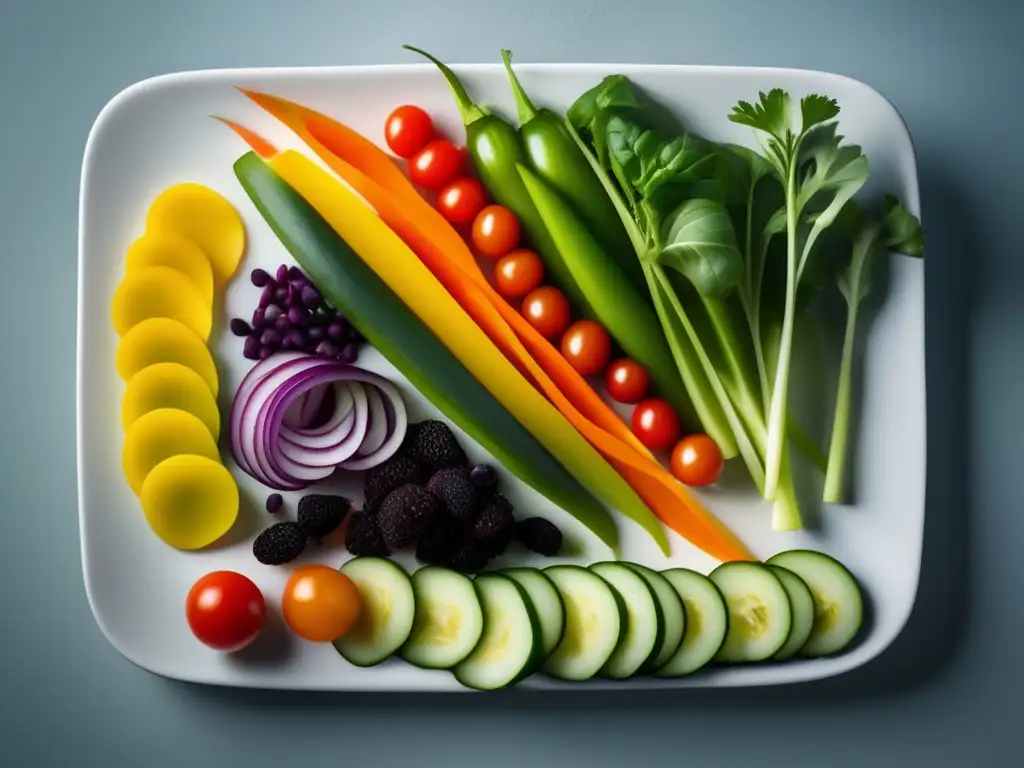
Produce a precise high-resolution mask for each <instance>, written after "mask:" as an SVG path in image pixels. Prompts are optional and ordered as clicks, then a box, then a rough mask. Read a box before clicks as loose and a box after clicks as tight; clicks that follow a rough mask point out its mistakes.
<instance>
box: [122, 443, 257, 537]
mask: <svg viewBox="0 0 1024 768" xmlns="http://www.w3.org/2000/svg"><path fill="white" fill-rule="evenodd" d="M140 499H141V501H142V511H143V513H144V514H145V516H146V522H148V523H149V526H150V527H151V528H152V529H153V531H154V532H155V533H156V535H157V536H159V537H160V538H161V539H163V540H164V542H166V543H167V544H169V545H171V546H172V547H176V548H177V549H186V550H192V549H200V548H202V547H205V546H207V545H209V544H212V543H213V542H215V541H217V539H219V538H220V537H221V536H223V535H224V534H225V533H227V532H228V531H229V530H230V529H231V526H232V525H234V523H235V520H236V519H238V503H239V497H238V485H237V484H236V483H235V479H234V478H233V477H232V476H231V473H230V472H229V471H228V470H227V469H226V468H225V467H224V465H223V464H220V463H219V462H216V461H213V460H211V459H208V458H207V457H205V456H196V455H192V454H183V455H178V456H171V457H170V458H168V459H164V460H163V461H161V462H160V463H159V464H157V465H156V466H155V467H153V469H152V470H151V471H150V473H149V474H148V475H147V476H146V481H145V482H144V483H143V484H142V493H141V494H140Z"/></svg>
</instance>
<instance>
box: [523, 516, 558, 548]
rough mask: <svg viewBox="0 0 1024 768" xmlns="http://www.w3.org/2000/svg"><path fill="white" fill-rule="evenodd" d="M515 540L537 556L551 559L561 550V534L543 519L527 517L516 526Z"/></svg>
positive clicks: (553, 525)
mask: <svg viewBox="0 0 1024 768" xmlns="http://www.w3.org/2000/svg"><path fill="white" fill-rule="evenodd" d="M516 538H518V539H519V541H520V542H522V544H523V546H525V547H527V548H528V549H532V550H533V551H534V552H536V553H537V554H539V555H546V556H547V557H552V556H554V555H557V554H558V551H559V550H560V549H561V548H562V532H561V531H560V530H558V526H556V525H555V524H554V523H552V522H551V521H550V520H545V519H544V518H543V517H528V518H526V519H525V520H520V521H519V522H518V523H517V524H516Z"/></svg>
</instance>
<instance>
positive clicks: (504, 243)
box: [472, 205, 519, 259]
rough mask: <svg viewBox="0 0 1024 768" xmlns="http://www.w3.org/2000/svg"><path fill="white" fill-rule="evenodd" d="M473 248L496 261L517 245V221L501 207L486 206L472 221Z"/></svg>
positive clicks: (508, 211) (509, 212)
mask: <svg viewBox="0 0 1024 768" xmlns="http://www.w3.org/2000/svg"><path fill="white" fill-rule="evenodd" d="M472 238H473V247H474V248H476V249H477V251H479V252H480V253H482V254H483V255H484V256H490V257H491V258H492V259H497V258H498V257H500V256H504V255H505V254H506V253H508V252H509V251H511V250H512V249H513V248H515V247H516V246H517V245H519V219H517V218H516V215H515V214H514V213H512V211H510V210H509V209H508V208H506V207H505V206H503V205H488V206H487V207H486V208H484V209H483V210H482V211H480V213H479V214H477V217H476V219H475V220H474V221H473V233H472Z"/></svg>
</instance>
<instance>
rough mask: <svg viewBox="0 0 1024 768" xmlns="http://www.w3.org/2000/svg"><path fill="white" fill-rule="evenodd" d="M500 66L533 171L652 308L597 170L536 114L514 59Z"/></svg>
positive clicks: (505, 56) (544, 113)
mask: <svg viewBox="0 0 1024 768" xmlns="http://www.w3.org/2000/svg"><path fill="white" fill-rule="evenodd" d="M501 60H502V62H503V63H504V65H505V71H506V72H507V73H508V81H509V85H510V86H511V87H512V95H513V96H514V98H515V101H516V109H517V110H518V112H519V136H520V138H521V139H522V143H523V147H524V149H525V150H526V157H527V159H528V160H529V164H530V168H531V169H532V170H533V171H534V172H536V174H537V175H538V176H540V177H541V178H542V179H544V181H546V182H547V183H548V184H550V185H551V186H552V187H553V188H554V189H556V190H557V191H558V192H559V193H561V195H562V196H563V197H564V198H565V199H566V200H567V201H568V202H569V204H570V205H572V207H573V208H574V209H575V210H576V212H577V213H578V214H579V215H580V217H581V218H582V219H583V222H584V223H585V224H586V225H587V228H588V229H589V230H590V231H591V232H592V233H593V234H594V236H595V237H596V238H597V240H598V242H600V243H601V245H602V246H603V247H604V249H605V250H606V251H607V252H608V253H609V254H610V255H611V256H612V257H613V258H614V259H615V261H616V262H618V264H619V266H620V267H622V271H623V272H624V273H625V275H626V277H627V278H628V279H629V281H630V282H631V283H632V284H633V287H634V288H636V289H637V291H639V292H640V294H641V295H642V296H644V297H646V300H647V301H648V302H650V294H649V292H648V290H647V281H646V280H645V279H644V272H643V267H641V265H640V260H639V258H638V257H637V255H636V251H635V250H634V249H633V244H632V243H631V242H630V240H629V235H628V234H627V233H626V228H625V227H624V226H623V224H622V220H621V219H620V218H619V214H618V212H617V211H616V210H615V206H614V205H613V204H612V201H611V198H610V197H608V193H607V192H605V190H604V187H603V186H601V180H600V179H598V178H597V174H596V173H594V169H593V168H591V167H590V163H588V162H587V158H586V157H584V156H583V152H582V151H580V148H579V147H578V146H577V145H576V142H575V141H573V138H572V136H570V135H569V131H568V130H566V127H565V120H564V118H562V117H560V116H559V115H557V114H555V113H554V112H552V111H551V110H550V109H537V108H536V107H535V106H534V105H533V102H532V101H531V100H530V97H529V95H527V93H526V91H525V90H524V89H523V86H522V84H521V83H520V82H519V78H518V77H516V74H515V72H514V71H513V70H512V61H511V53H510V52H509V51H507V50H504V49H502V51H501Z"/></svg>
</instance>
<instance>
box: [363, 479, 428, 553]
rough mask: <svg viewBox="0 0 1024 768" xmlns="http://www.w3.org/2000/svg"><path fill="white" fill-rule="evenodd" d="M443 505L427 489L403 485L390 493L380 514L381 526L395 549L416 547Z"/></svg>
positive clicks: (384, 534) (389, 543) (387, 541)
mask: <svg viewBox="0 0 1024 768" xmlns="http://www.w3.org/2000/svg"><path fill="white" fill-rule="evenodd" d="M440 507H441V504H440V502H439V501H438V500H437V497H436V496H434V494H432V493H431V492H430V491H428V490H427V489H426V488H422V487H420V486H418V485H403V486H402V487H401V488H398V489H396V490H394V491H392V492H391V493H389V494H388V496H387V498H386V499H384V501H383V502H382V503H381V505H380V511H379V512H378V513H377V524H378V525H379V526H380V531H381V533H382V534H383V536H384V541H385V542H386V543H387V545H388V546H389V547H390V548H391V549H393V550H394V549H401V548H402V547H407V546H409V545H410V544H415V543H416V541H417V539H419V537H420V536H422V535H423V534H424V533H426V531H427V529H428V528H429V527H430V525H431V523H433V522H434V519H435V518H436V517H437V513H438V510H439V509H440Z"/></svg>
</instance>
